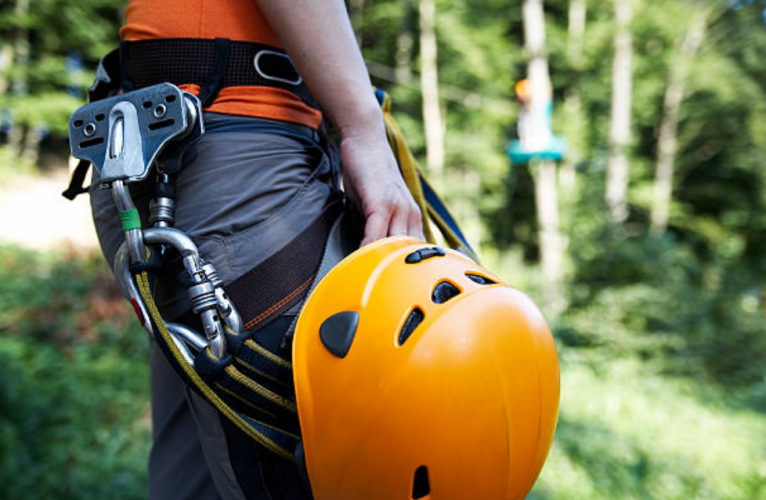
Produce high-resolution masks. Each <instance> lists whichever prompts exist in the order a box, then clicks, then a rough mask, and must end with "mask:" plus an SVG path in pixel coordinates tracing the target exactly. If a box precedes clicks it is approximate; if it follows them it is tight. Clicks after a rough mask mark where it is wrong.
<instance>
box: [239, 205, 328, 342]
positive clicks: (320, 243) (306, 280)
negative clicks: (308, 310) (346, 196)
mask: <svg viewBox="0 0 766 500" xmlns="http://www.w3.org/2000/svg"><path fill="white" fill-rule="evenodd" d="M341 207H342V202H341V201H340V200H338V201H333V202H331V203H330V204H329V205H328V206H327V207H326V208H325V209H324V211H323V213H322V214H321V215H320V216H319V217H317V219H316V220H315V221H314V222H313V223H312V224H311V225H310V226H309V227H308V228H307V229H305V230H304V231H303V232H302V233H301V234H300V235H298V236H297V237H296V238H295V239H293V241H291V242H290V243H288V244H287V245H285V247H283V248H282V249H281V250H279V251H278V252H276V253H275V254H273V255H272V256H271V257H269V258H268V259H266V260H265V261H263V262H262V263H260V264H258V265H257V266H255V267H254V268H253V269H251V270H250V271H248V272H247V273H245V274H244V275H242V276H240V277H239V278H237V279H236V280H234V282H232V283H231V284H230V285H227V286H226V287H225V288H226V293H227V294H228V295H229V297H230V298H231V300H232V302H234V304H235V305H236V306H237V309H239V313H240V315H241V316H242V320H243V322H244V324H245V330H248V331H253V330H257V329H259V328H262V327H264V326H265V325H267V324H268V323H269V322H270V321H272V320H273V319H275V318H278V317H279V316H280V315H281V314H282V313H283V312H285V311H287V310H288V309H289V308H290V307H292V306H293V305H295V304H296V303H298V301H300V300H301V299H302V298H303V297H305V296H306V294H307V293H308V291H309V289H310V288H311V284H312V283H313V281H314V277H315V276H316V272H317V268H318V267H319V264H320V262H321V260H322V255H323V253H324V252H323V249H324V248H325V245H326V244H327V237H328V235H329V233H330V228H331V227H332V224H333V222H334V221H335V219H336V218H337V216H338V214H339V213H340V210H341Z"/></svg>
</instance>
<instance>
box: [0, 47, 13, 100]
mask: <svg viewBox="0 0 766 500" xmlns="http://www.w3.org/2000/svg"><path fill="white" fill-rule="evenodd" d="M11 68H13V45H11V44H5V45H3V46H2V48H0V95H3V94H5V93H6V92H8V89H9V88H10V86H11V85H10V83H9V82H8V72H9V71H10V70H11Z"/></svg>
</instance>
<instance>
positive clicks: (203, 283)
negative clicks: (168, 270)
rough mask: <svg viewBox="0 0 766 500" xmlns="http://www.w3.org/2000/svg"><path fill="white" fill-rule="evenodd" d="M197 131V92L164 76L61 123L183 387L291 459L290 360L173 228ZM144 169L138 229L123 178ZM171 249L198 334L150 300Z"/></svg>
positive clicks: (136, 298)
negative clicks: (107, 208) (269, 344)
mask: <svg viewBox="0 0 766 500" xmlns="http://www.w3.org/2000/svg"><path fill="white" fill-rule="evenodd" d="M203 133H204V125H203V121H202V115H201V103H200V101H199V99H198V98H197V97H195V96H194V95H192V94H190V93H188V92H184V91H182V90H180V89H179V88H178V87H176V86H174V85H172V84H169V83H164V84H159V85H155V86H152V87H147V88H144V89H141V90H137V91H133V92H129V93H126V94H123V95H119V96H114V97H111V98H107V99H103V100H100V101H96V102H94V103H90V104H87V105H85V106H83V107H82V108H80V109H79V110H77V111H76V112H75V113H74V114H73V115H72V117H71V119H70V123H69V134H70V145H71V150H72V155H73V156H75V157H76V158H79V159H81V160H84V161H87V162H90V163H92V164H93V166H94V167H95V169H96V170H97V171H98V173H99V177H100V182H101V187H102V188H108V189H110V190H111V191H112V194H113V197H114V200H115V204H116V205H117V208H118V210H119V215H120V219H121V223H122V229H123V232H124V235H125V242H124V243H123V244H122V245H121V247H120V248H119V250H118V251H117V255H116V257H115V261H114V274H115V276H116V277H117V280H118V284H119V286H120V288H121V289H122V291H123V293H124V294H125V295H126V296H127V297H129V299H130V302H131V304H132V305H133V308H134V309H135V311H136V314H137V316H138V319H139V321H140V322H141V324H142V325H143V327H144V328H145V329H146V330H147V331H148V332H149V333H150V334H151V335H152V337H153V338H154V339H155V340H156V341H157V344H158V346H159V347H160V349H161V350H162V352H163V353H164V355H165V357H166V358H167V360H168V361H169V362H170V364H171V365H172V366H173V368H174V369H175V371H176V372H178V373H179V375H181V377H182V378H183V379H184V380H185V382H186V383H187V384H188V385H189V386H190V387H192V389H194V390H195V391H196V392H197V393H198V394H200V395H202V396H203V397H204V398H205V399H207V400H208V401H210V402H211V403H212V404H213V405H215V406H216V407H217V408H218V410H219V411H220V412H221V413H222V414H223V415H224V416H226V417H227V418H228V419H229V420H230V421H231V422H232V423H234V425H236V426H237V427H238V428H239V429H241V430H242V431H243V432H244V433H245V434H247V435H248V436H250V437H251V438H253V439H254V440H255V441H256V442H258V443H259V444H261V445H262V446H264V447H265V448H267V449H269V450H271V451H273V452H274V453H276V454H277V455H279V456H281V457H283V458H286V459H292V456H293V450H294V448H295V446H296V444H297V440H298V420H297V412H296V408H295V404H294V402H292V401H291V400H290V391H289V389H288V385H289V381H290V377H291V369H290V364H289V362H288V361H286V360H284V359H282V358H281V357H279V356H277V355H275V354H273V353H271V352H270V351H268V350H267V349H265V348H264V347H263V346H261V345H260V344H258V343H257V342H256V341H255V339H254V338H253V336H252V335H251V334H249V333H248V332H247V331H246V326H245V324H244V323H243V320H242V317H241V316H240V314H239V312H238V311H237V308H236V307H235V306H234V304H233V303H232V300H230V299H229V296H228V295H227V293H226V291H225V290H224V289H223V287H222V282H221V280H220V278H219V277H218V274H217V272H216V270H215V268H214V267H213V265H212V264H210V263H209V262H205V260H204V259H203V258H202V257H201V255H200V252H199V250H198V248H197V246H196V245H195V244H194V242H193V241H192V240H191V238H190V237H189V236H188V235H186V234H185V233H183V232H182V231H179V230H178V229H175V228H173V227H172V226H173V222H174V206H175V202H174V198H173V197H174V194H173V193H174V189H173V181H174V178H175V176H176V175H177V174H178V171H179V168H180V166H179V165H180V162H179V161H178V158H180V156H181V155H182V153H183V148H184V147H185V145H186V144H188V142H189V141H191V140H193V139H194V138H196V137H198V136H200V135H201V134H203ZM150 178H154V179H155V182H156V186H157V187H156V196H155V197H154V199H153V200H152V202H151V203H150V212H151V215H150V221H151V224H152V227H149V228H144V227H143V226H142V223H141V219H140V216H139V213H138V209H137V208H136V206H135V204H134V203H133V200H132V197H131V194H130V189H129V187H130V185H131V184H134V183H138V182H142V181H146V180H147V179H150ZM173 252H175V254H177V255H178V256H180V259H181V262H182V265H183V269H184V271H183V273H181V275H180V278H179V281H180V282H181V283H182V284H183V286H184V287H185V288H186V289H187V295H188V299H189V302H190V304H191V310H192V312H193V314H194V315H195V316H196V317H197V318H198V320H199V323H200V324H201V325H202V333H199V332H198V331H195V330H194V329H192V328H190V327H189V326H186V325H182V324H180V323H170V322H166V321H165V320H164V319H163V318H162V315H161V314H160V312H159V310H158V308H157V305H156V304H155V300H154V286H155V283H156V280H157V278H156V276H157V274H158V273H159V272H160V271H162V269H163V267H164V266H165V261H166V259H168V258H169V255H170V254H171V253H173ZM245 372H247V375H246V374H245Z"/></svg>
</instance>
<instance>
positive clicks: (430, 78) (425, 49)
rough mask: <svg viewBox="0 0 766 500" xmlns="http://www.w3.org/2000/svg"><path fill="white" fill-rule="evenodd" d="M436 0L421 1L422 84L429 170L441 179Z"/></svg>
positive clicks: (441, 147) (441, 130) (442, 142)
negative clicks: (435, 25)
mask: <svg viewBox="0 0 766 500" xmlns="http://www.w3.org/2000/svg"><path fill="white" fill-rule="evenodd" d="M435 10H436V8H435V6H434V0H420V86H421V89H422V92H423V126H424V127H425V133H426V157H427V165H428V171H429V173H431V174H432V175H433V176H434V177H436V178H437V179H438V178H440V177H441V176H442V170H443V168H444V129H443V126H442V117H441V109H440V106H439V76H438V71H437V65H436V30H435V27H434V20H435V19H434V18H435Z"/></svg>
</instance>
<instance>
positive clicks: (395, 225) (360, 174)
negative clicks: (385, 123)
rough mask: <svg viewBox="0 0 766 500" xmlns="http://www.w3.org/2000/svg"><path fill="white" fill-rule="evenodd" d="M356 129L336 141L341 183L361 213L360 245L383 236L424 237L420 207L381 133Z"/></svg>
mask: <svg viewBox="0 0 766 500" xmlns="http://www.w3.org/2000/svg"><path fill="white" fill-rule="evenodd" d="M374 132H375V131H374V130H373V131H359V133H351V134H348V133H347V134H345V135H344V137H343V138H342V139H341V143H340V155H341V160H342V162H343V184H344V187H345V189H346V191H347V192H348V194H349V196H350V197H351V199H352V200H354V201H355V202H356V203H357V204H358V205H359V207H360V208H361V211H362V213H363V214H364V216H365V220H366V222H365V228H364V239H363V240H362V243H361V246H364V245H367V244H368V243H372V242H373V241H376V240H379V239H381V238H385V237H386V236H398V235H405V236H406V235H408V236H413V237H415V238H420V239H421V240H425V237H424V236H423V220H422V218H421V212H420V208H418V205H417V204H416V203H415V200H414V199H413V198H412V195H411V194H410V191H409V190H408V189H407V186H406V184H405V183H404V179H403V178H402V175H401V173H400V172H399V167H398V165H397V164H396V159H395V158H394V155H393V153H392V152H391V148H390V147H389V145H388V142H387V141H386V138H385V135H384V134H376V133H374Z"/></svg>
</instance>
